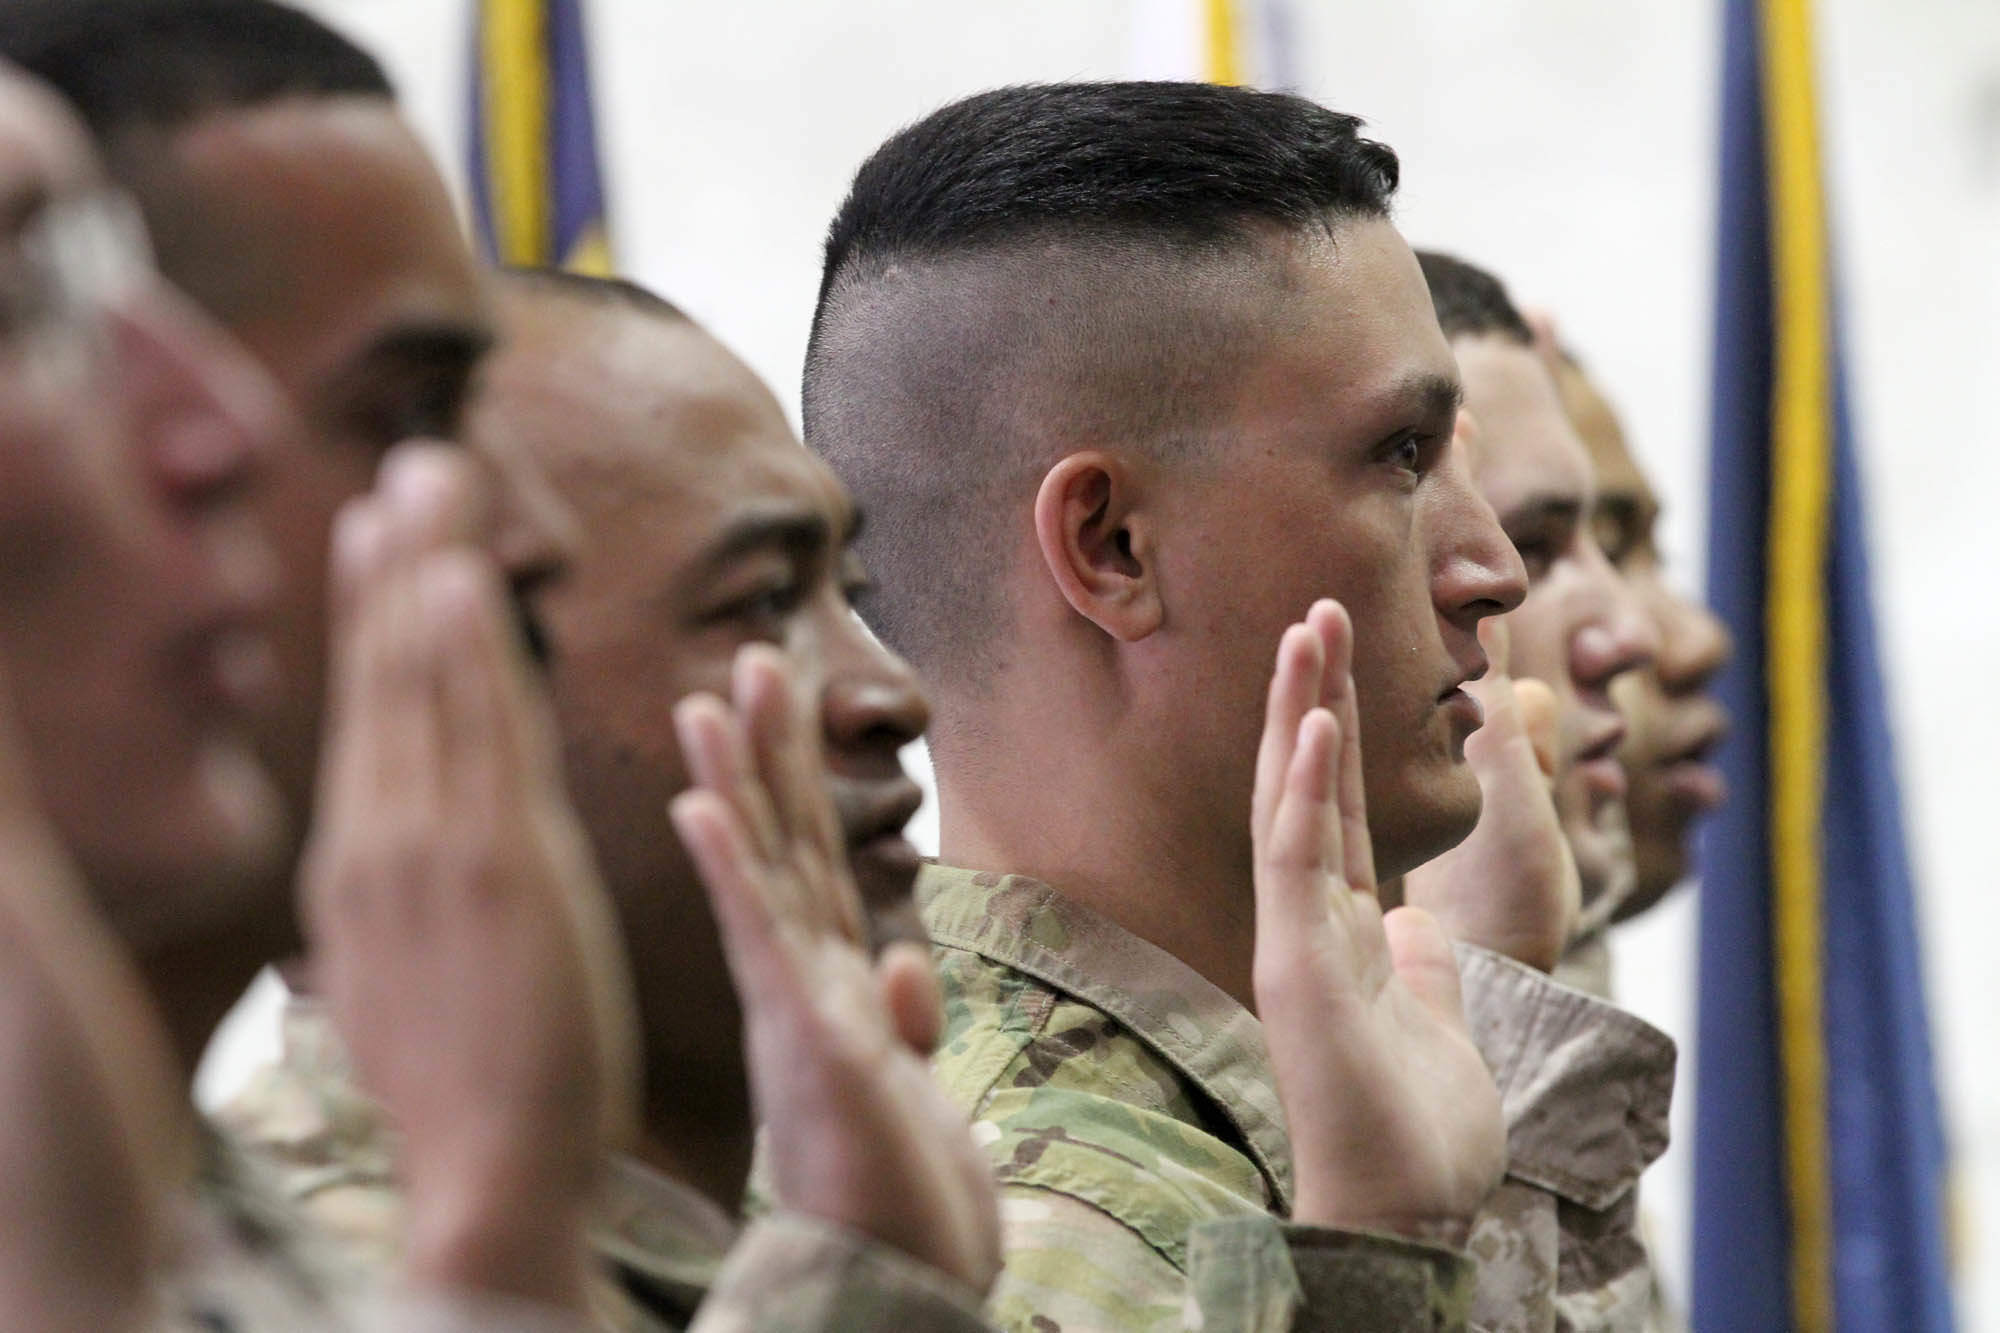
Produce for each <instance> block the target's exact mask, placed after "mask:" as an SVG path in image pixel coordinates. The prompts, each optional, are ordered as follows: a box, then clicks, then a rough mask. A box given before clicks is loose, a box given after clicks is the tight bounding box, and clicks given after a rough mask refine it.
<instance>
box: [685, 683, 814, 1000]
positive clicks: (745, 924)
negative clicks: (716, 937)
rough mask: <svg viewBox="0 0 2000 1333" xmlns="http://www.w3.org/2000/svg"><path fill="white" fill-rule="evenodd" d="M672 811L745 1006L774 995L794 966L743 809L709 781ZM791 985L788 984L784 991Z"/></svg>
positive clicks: (689, 791)
mask: <svg viewBox="0 0 2000 1333" xmlns="http://www.w3.org/2000/svg"><path fill="white" fill-rule="evenodd" d="M677 711H678V710H677ZM667 812H668V814H669V815H670V816H671V817H672V819H673V822H674V830H675V832H677V833H679V834H680V839H681V843H682V844H683V845H684V846H685V847H686V848H687V850H688V855H689V856H690V857H691V858H692V859H693V861H694V865H695V869H696V870H697V871H698V872H700V874H701V882H702V885H703V887H704V888H706V889H707V891H708V901H709V905H710V907H711V909H712V910H713V911H714V913H715V921H716V926H717V927H718V928H719V929H720V931H721V933H722V946H723V954H724V956H725V957H726V958H727V959H728V962H729V971H730V975H731V976H732V977H734V978H735V980H736V987H737V992H738V994H740V995H742V996H743V997H744V999H745V1004H746V1008H747V1007H748V1006H749V1005H750V1004H751V1003H753V1002H758V1001H761V1000H768V999H770V998H773V997H774V996H775V995H776V994H778V993H779V991H780V983H781V982H782V981H783V979H784V978H785V977H786V976H788V975H789V969H787V968H785V967H783V966H782V965H781V961H782V960H781V959H780V957H779V953H778V950H777V948H776V939H775V937H776V931H777V919H776V916H775V915H774V913H775V911H776V910H777V908H776V906H775V905H774V904H773V903H772V902H771V901H770V899H769V898H768V897H767V895H766V887H765V886H766V876H765V875H764V874H763V873H761V872H762V867H761V865H760V857H759V854H758V853H757V851H756V850H755V848H754V847H753V846H752V840H751V835H750V832H749V830H748V829H746V828H745V827H744V825H743V817H742V814H741V812H740V811H739V810H738V809H737V808H736V807H735V806H734V805H732V804H731V803H730V802H729V800H728V799H727V798H726V797H724V795H723V794H722V793H721V792H719V791H717V790H715V789H714V788H712V787H709V786H705V785H704V786H697V787H693V788H690V789H689V790H687V791H684V792H682V793H681V794H680V795H678V796H676V797H674V799H673V801H672V802H671V803H670V804H669V805H668V807H667ZM790 989H791V988H789V987H783V990H784V993H790Z"/></svg>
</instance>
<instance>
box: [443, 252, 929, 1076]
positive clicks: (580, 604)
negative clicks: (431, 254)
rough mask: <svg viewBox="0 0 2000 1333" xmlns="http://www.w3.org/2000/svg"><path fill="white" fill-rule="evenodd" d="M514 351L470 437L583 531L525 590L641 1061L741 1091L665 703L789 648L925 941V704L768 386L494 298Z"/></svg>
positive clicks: (682, 342)
mask: <svg viewBox="0 0 2000 1333" xmlns="http://www.w3.org/2000/svg"><path fill="white" fill-rule="evenodd" d="M503 293H504V297H503V301H502V306H501V309H502V314H503V328H504V331H505V334H506V338H505V341H504V342H503V343H502V345H501V348H500V350H499V351H498V352H497V353H496V354H495V357H494V360H493V363H492V365H491V367H490V368H489V370H488V373H487V375H486V377H485V381H484V386H483V388H482V391H481V393H480V396H479V400H478V403H477V405H476V407H475V409H474V419H473V429H474V430H475V432H476V433H478V434H479V435H480V436H482V437H483V438H485V439H487V440H488V441H489V443H490V445H491V447H493V448H494V449H495V450H496V451H498V452H500V453H501V454H503V455H510V454H515V453H519V454H521V455H525V456H526V457H527V458H528V459H530V460H532V461H533V462H534V463H535V464H537V465H539V466H540V467H542V468H544V469H545V470H546V472H547V475H548V476H549V478H550V480H551V481H552V482H553V483H554V485H555V486H556V488H557V491H558V493H559V494H560V496H561V498H562V500H563V501H564V502H566V503H567V504H568V505H569V506H570V507H571V508H572V509H573V511H574V512H575V513H576V515H577V516H578V518H579V519H580V520H581V523H582V527H583V530H584V532H585V533H586V536H585V537H584V539H583V540H582V541H581V543H580V544H579V546H578V548H577V550H576V553H575V559H574V562H573V564H572V565H571V567H570V570H569V572H568V573H567V574H566V576H565V577H564V578H563V579H562V580H561V581H559V582H557V583H554V584H551V585H550V586H549V587H548V588H547V589H546V590H544V591H543V592H541V593H540V594H538V595H537V599H536V600H537V602H538V608H539V610H540V611H541V613H542V615H543V617H544V619H545V622H546V624H547V627H548V631H549V635H550V638H551V641H552V643H553V645H554V653H553V656H552V665H551V671H550V679H549V684H550V691H551V694H552V696H553V698H554V700H555V704H556V710H557V717H558V721H559V724H560V728H561V731H562V736H563V743H564V749H565V756H566V762H567V766H568V776H569V780H570V789H571V792H572V794H573V795H574V797H575V799H576V801H577V805H578V809H579V812H580V813H581V814H582V816H583V818H584V821H585V824H586V825H587V827H588V828H589V831H590V833H591V836H592V841H593V844H594V845H595V847H596V849H597V854H598V860H599V864H600V866H601V868H602V869H603V871H604V874H605V879H606V882H607V884H608V886H609V887H610V889H611V892H612V895H613V897H614V899H616V901H617V902H618V905H619V910H620V913H621V916H622V924H623V926H624V929H625V935H626V938H627V940H628V941H629V947H630V948H631V950H632V954H633V960H632V961H633V973H634V977H635V981H636V983H637V986H638V990H639V994H640V999H641V1012H642V1018H643V1022H644V1026H645V1028H646V1035H647V1042H648V1049H647V1065H648V1067H649V1068H655V1069H661V1070H667V1071H671V1072H672V1073H673V1074H674V1076H675V1080H674V1081H675V1085H676V1086H675V1087H673V1088H663V1089H661V1090H660V1091H661V1092H662V1094H663V1095H665V1096H668V1097H681V1098H683V1099H684V1100H685V1099H686V1098H687V1097H689V1096H690V1095H699V1092H698V1091H697V1088H698V1085H700V1084H702V1083H704V1082H705V1081H706V1080H708V1079H711V1078H713V1077H715V1076H717V1075H718V1074H719V1075H721V1076H723V1077H733V1078H735V1079H738V1080H740V1078H741V1072H740V1071H741V1068H742V1058H743V1057H742V1047H741V1037H740V1032H739V1031H738V1023H737V1021H736V1018H735V1014H736V1000H735V993H734V991H733V989H732V988H731V986H730V984H729V978H728V975H727V971H726V969H725V968H724V965H723V961H722V955H721V951H720V945H719V942H718V939H717V935H716V928H715V925H714V923H713V921H712V919H711V918H710V916H709V910H708V905H707V898H706V895H705V894H704V893H703V891H702V888H701V883H700V880H699V878H698V877H697V876H696V874H695V871H694V869H693V867H692V865H691V864H690V862H689V861H688V859H687V856H686V854H685V853H684V852H683V851H682V849H681V846H680V842H679V840H678V838H677V837H676V836H675V834H674V831H673V828H672V825H671V824H670V823H669V821H668V818H667V806H668V802H669V800H670V798H671V797H673V796H674V795H675V794H676V793H678V792H680V791H681V790H683V789H684V788H685V787H686V786H687V774H686V769H685V766H684V764H683V761H682V758H681V754H680V749H679V746H678V743H677V741H676V739H675V735H674V729H673V720H672V709H673V705H674V703H675V702H676V701H677V700H679V699H681V698H683V697H685V696H686V695H687V694H689V693H691V692H693V691H696V690H706V691H711V692H714V693H717V694H720V695H722V696H724V697H727V695H728V691H729V674H730V664H731V662H732V661H733V660H734V658H735V655H736V651H737V650H738V649H739V648H741V647H742V646H744V645H745V644H748V643H753V642H766V643H772V644H775V645H777V646H778V647H780V648H783V649H784V650H786V652H787V653H788V654H789V655H790V656H791V657H792V659H793V660H794V661H795V663H796V664H797V669H798V673H799V677H800V681H801V684H802V685H803V686H804V688H805V689H806V691H807V692H808V694H809V695H810V696H811V697H813V698H815V699H816V700H817V702H818V709H819V717H820V723H821V726H822V735H823V739H824V744H825V750H826V758H827V765H828V768H829V771H830V774H831V780H832V784H833V795H834V799H835V804H836V806H837V808H838V810H839V812H840V816H841V821H842V824H843V826H844V828H845V830H846V832H847V835H848V839H849V845H850V855H851V856H852V860H853V868H854V872H855V876H856V879H857V882H858V886H859V888H860V890H861V894H862V898H863V900H864V904H865V906H866V907H867V908H868V910H869V913H870V916H871V918H872V919H873V924H874V927H875V932H876V934H877V935H878V937H879V936H888V935H894V936H900V937H904V938H917V939H920V938H922V935H921V927H920V926H919V925H918V924H917V922H916V920H915V916H914V907H913V904H912V901H911V897H910V892H911V888H912V886H913V883H914V880H915V876H916V869H917V858H916V853H915V852H914V850H913V849H912V848H911V847H910V845H909V844H908V843H907V842H905V841H904V840H903V837H902V827H903V825H904V823H905V822H907V820H908V819H909V817H910V815H911V814H912V813H914V811H915V809H916V807H917V804H918V802H919V801H920V799H921V797H920V794H919V792H918V789H917V788H916V786H915V785H914V784H913V783H912V782H911V781H910V780H909V778H908V777H906V776H905V775H904V773H903V770H902V766H901V764H900V762H899V759H898V752H899V751H900V750H901V748H902V747H903V746H904V745H907V744H908V743H909V742H911V741H913V740H915V739H916V738H917V737H918V736H919V735H921V734H922V732H923V729H924V727H925V726H926V725H927V723H928V720H929V710H928V707H927V705H926V703H925V700H924V696H923V694H922V692H921V691H920V690H919V689H918V688H917V685H916V681H915V679H914V677H913V676H912V675H911V674H910V672H909V670H908V668H907V667H906V666H905V665H904V664H903V663H902V661H901V660H900V659H898V658H896V657H895V656H893V655H892V654H890V653H889V652H888V651H887V650H886V649H884V648H882V647H881V646H880V645H879V644H878V643H877V642H876V641H875V640H874V639H873V638H872V637H871V636H869V634H868V632H867V631H866V629H865V628H863V626H862V625H861V622H860V621H859V619H858V618H856V616H855V615H854V613H853V610H852V606H851V603H850V598H851V597H852V596H853V595H855V594H856V593H857V592H858V591H859V590H860V587H861V575H860V571H859V570H858V568H857V567H856V565H855V564H854V562H853V559H852V557H851V556H850V554H849V553H848V550H847V547H848V543H849V541H850V540H851V539H852V537H853V534H854V531H855V526H856V522H857V520H856V516H855V513H854V511H853V508H852V506H851V505H850V503H849V502H848V499H847V496H846V493H845V491H844V490H843V488H842V487H841V486H840V484H839V483H838V482H837V481H836V480H834V478H833V476H832V474H831V473H829V472H828V471H827V469H826V467H825V465H824V464H822V463H821V462H820V461H819V460H818V459H817V458H816V457H814V456H813V455H812V454H810V453H808V452H807V451H806V450H805V449H804V447H803V446H801V445H800V444H799V442H798V440H797V439H796V437H794V436H793V434H792V432H791V428H790V426H789V425H788V424H787V422H786V420H785V417H784V414H783V412H782V411H781V410H780V409H779V407H778V405H777V403H776V401H775V400H774V399H773V398H772V396H771V394H770V392H769V390H767V389H766V388H765V387H764V386H763V384H762V383H760V382H759V381H758V380H757V378H756V376H755V375H753V374H752V373H751V372H750V370H749V369H748V368H747V367H746V366H744V365H743V364H742V363H741V362H740V361H738V360H737V359H736V358H735V357H734V356H732V355H730V353H729V352H728V351H726V350H725V349H724V348H723V347H722V346H721V345H720V344H718V343H717V342H715V341H714V340H713V339H712V338H710V337H709V336H708V335H707V334H706V333H704V332H703V331H702V330H701V329H700V328H699V327H697V326H696V325H694V324H692V323H690V322H687V321H684V320H679V319H675V318H673V317H671V316H668V315H664V314H660V313H653V312H650V311H640V310H635V309H632V308H629V307H627V306H626V305H624V304H621V303H607V302H601V301H599V300H598V299H596V298H583V299H580V298H578V297H576V296H573V295H569V294H561V295H552V294H551V293H549V292H548V291H546V290H542V289H538V288H536V287H534V286H532V285H514V286H508V285H503Z"/></svg>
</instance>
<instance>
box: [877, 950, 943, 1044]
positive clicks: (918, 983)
mask: <svg viewBox="0 0 2000 1333" xmlns="http://www.w3.org/2000/svg"><path fill="white" fill-rule="evenodd" d="M875 988H876V990H877V992H878V993H879V994H880V995H881V997H882V1007H883V1008H884V1009H886V1010H887V1011H888V1013H889V1023H890V1026H891V1027H893V1028H894V1029H895V1032H896V1035H897V1036H898V1037H900V1038H901V1039H902V1041H903V1044H904V1045H906V1046H908V1047H909V1048H910V1049H911V1050H912V1051H915V1052H916V1053H917V1055H918V1056H919V1057H921V1058H923V1059H929V1058H930V1054H931V1052H932V1051H934V1050H936V1049H937V1044H938V1038H939V1037H941V1036H943V1035H944V995H943V992H942V991H941V990H940V989H939V986H938V977H937V969H936V968H935V967H933V966H932V965H931V955H930V950H928V949H926V948H925V947H924V946H923V945H921V944H916V943H914V942H912V941H909V940H896V941H894V942H893V943H891V944H888V945H886V946H884V947H883V949H882V956H881V957H880V958H878V959H876V960H875Z"/></svg>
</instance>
